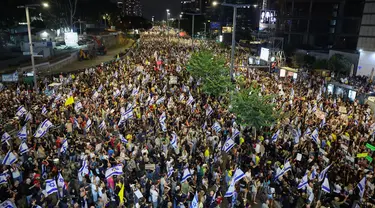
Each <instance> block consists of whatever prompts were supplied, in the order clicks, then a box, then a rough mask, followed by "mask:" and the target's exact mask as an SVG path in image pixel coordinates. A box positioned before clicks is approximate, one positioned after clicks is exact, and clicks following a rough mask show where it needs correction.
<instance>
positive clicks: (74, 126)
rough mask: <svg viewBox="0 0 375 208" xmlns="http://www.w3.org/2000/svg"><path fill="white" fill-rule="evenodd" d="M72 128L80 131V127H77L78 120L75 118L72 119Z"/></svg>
mask: <svg viewBox="0 0 375 208" xmlns="http://www.w3.org/2000/svg"><path fill="white" fill-rule="evenodd" d="M73 128H78V129H81V127H80V126H79V123H78V120H77V118H76V117H74V118H73Z"/></svg>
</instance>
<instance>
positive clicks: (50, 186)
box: [46, 179, 58, 196]
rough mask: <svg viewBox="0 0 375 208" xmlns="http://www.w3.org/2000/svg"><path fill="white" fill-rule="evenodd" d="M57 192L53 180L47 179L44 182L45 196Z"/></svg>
mask: <svg viewBox="0 0 375 208" xmlns="http://www.w3.org/2000/svg"><path fill="white" fill-rule="evenodd" d="M57 191H58V189H57V184H56V181H55V180H54V179H47V180H46V193H47V196H48V195H50V194H53V193H56V192H57Z"/></svg>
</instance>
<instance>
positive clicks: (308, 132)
mask: <svg viewBox="0 0 375 208" xmlns="http://www.w3.org/2000/svg"><path fill="white" fill-rule="evenodd" d="M310 134H311V130H310V128H309V127H307V129H306V131H305V135H310Z"/></svg>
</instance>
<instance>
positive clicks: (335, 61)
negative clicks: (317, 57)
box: [328, 54, 352, 75]
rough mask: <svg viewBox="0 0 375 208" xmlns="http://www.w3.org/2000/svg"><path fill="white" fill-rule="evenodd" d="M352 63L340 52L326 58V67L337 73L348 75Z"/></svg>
mask: <svg viewBox="0 0 375 208" xmlns="http://www.w3.org/2000/svg"><path fill="white" fill-rule="evenodd" d="M351 66H352V64H351V63H350V61H349V60H348V59H347V58H345V57H344V56H343V55H341V54H335V55H333V56H331V58H330V59H329V60H328V69H329V70H331V71H334V72H335V73H337V74H344V75H348V74H349V73H350V69H351Z"/></svg>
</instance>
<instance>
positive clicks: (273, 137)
mask: <svg viewBox="0 0 375 208" xmlns="http://www.w3.org/2000/svg"><path fill="white" fill-rule="evenodd" d="M279 134H280V129H279V130H277V132H276V133H275V134H274V135H273V136H272V138H271V141H272V142H276V140H277V138H279Z"/></svg>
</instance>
